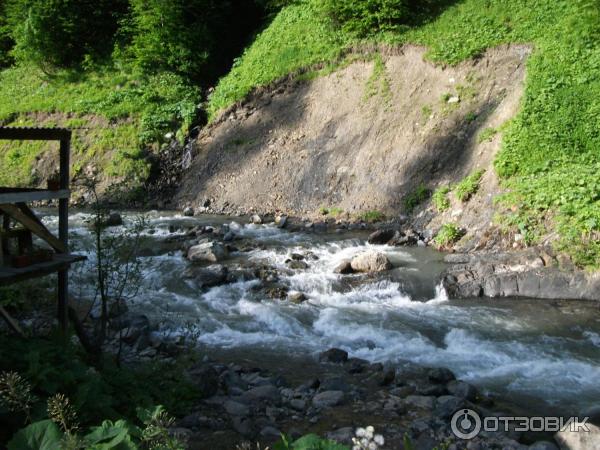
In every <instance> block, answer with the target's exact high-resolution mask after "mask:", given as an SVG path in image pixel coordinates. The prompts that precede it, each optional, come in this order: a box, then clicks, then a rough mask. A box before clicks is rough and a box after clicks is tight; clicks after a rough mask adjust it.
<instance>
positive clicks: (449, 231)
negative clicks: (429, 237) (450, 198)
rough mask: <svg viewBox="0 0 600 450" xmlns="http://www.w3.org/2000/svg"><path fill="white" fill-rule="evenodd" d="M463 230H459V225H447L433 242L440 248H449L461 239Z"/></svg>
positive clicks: (443, 226)
mask: <svg viewBox="0 0 600 450" xmlns="http://www.w3.org/2000/svg"><path fill="white" fill-rule="evenodd" d="M461 234H462V233H461V230H460V228H458V225H456V224H455V223H445V224H444V225H442V228H441V229H440V231H439V232H438V234H436V235H435V238H433V241H434V242H435V243H436V245H437V246H438V247H447V246H449V245H451V244H454V243H455V242H456V241H458V240H459V239H460V237H461Z"/></svg>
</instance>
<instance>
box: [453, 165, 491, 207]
mask: <svg viewBox="0 0 600 450" xmlns="http://www.w3.org/2000/svg"><path fill="white" fill-rule="evenodd" d="M484 173H485V171H484V170H477V171H475V172H473V173H472V174H471V175H469V176H467V177H465V178H464V179H462V180H461V181H460V183H458V184H457V185H456V186H455V188H454V194H455V195H456V198H457V199H459V200H460V201H461V202H466V201H467V200H469V199H470V198H471V196H472V195H473V194H475V193H476V192H477V190H478V189H479V183H480V181H481V177H482V176H483V174H484Z"/></svg>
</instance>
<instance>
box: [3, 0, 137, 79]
mask: <svg viewBox="0 0 600 450" xmlns="http://www.w3.org/2000/svg"><path fill="white" fill-rule="evenodd" d="M6 1H7V5H6V12H7V21H8V25H9V27H10V32H11V35H12V38H13V39H14V41H15V48H14V50H13V52H14V55H15V56H16V57H17V59H18V60H21V61H27V62H33V63H35V64H37V65H38V66H40V67H42V68H44V69H46V70H49V69H52V68H54V67H71V66H73V65H79V64H81V63H82V62H83V61H84V59H86V58H90V57H91V58H93V59H97V58H103V57H106V56H107V55H110V53H111V52H112V49H113V43H114V37H115V35H116V32H117V29H118V23H119V19H120V18H122V17H123V16H124V14H125V13H126V11H127V7H128V2H127V0H95V1H91V0H84V1H78V0H6Z"/></svg>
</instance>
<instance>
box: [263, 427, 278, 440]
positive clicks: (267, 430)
mask: <svg viewBox="0 0 600 450" xmlns="http://www.w3.org/2000/svg"><path fill="white" fill-rule="evenodd" d="M260 435H261V436H262V437H264V438H267V439H272V438H273V439H278V438H280V437H281V431H279V430H278V429H277V428H275V427H272V426H266V427H264V428H263V429H262V430H260Z"/></svg>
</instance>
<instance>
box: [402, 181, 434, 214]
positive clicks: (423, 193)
mask: <svg viewBox="0 0 600 450" xmlns="http://www.w3.org/2000/svg"><path fill="white" fill-rule="evenodd" d="M430 195H431V191H430V190H429V189H427V187H426V186H425V185H424V184H423V183H421V184H420V185H419V186H417V189H415V191H414V192H411V193H410V194H408V195H407V196H406V197H405V198H404V208H405V209H406V212H408V213H411V212H412V211H413V210H414V209H415V208H416V207H417V206H419V205H420V204H421V203H423V202H424V201H425V200H427V199H428V198H429V196H430Z"/></svg>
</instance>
